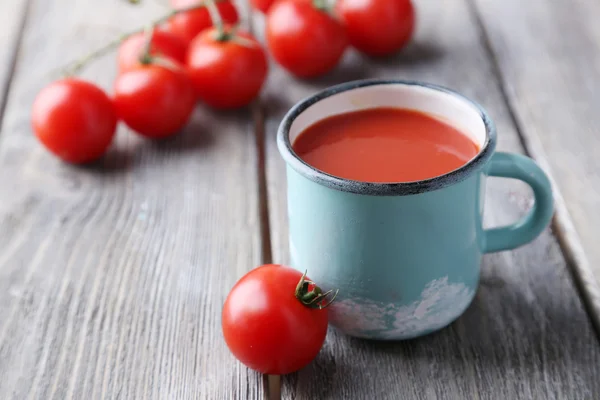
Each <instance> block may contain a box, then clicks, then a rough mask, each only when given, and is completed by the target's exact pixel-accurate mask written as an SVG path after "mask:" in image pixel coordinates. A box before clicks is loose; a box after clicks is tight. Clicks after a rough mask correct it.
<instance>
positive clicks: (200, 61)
mask: <svg viewBox="0 0 600 400" xmlns="http://www.w3.org/2000/svg"><path fill="white" fill-rule="evenodd" d="M217 35H218V33H217V30H216V29H211V30H207V31H205V32H204V33H202V34H200V35H199V36H198V37H196V39H194V41H193V42H192V44H191V45H190V48H189V50H188V61H187V65H188V71H189V73H190V76H191V78H192V81H193V82H194V86H195V88H196V93H197V95H198V97H199V98H200V99H201V100H203V101H204V102H205V103H207V104H208V105H210V106H212V107H215V108H239V107H243V106H245V105H247V104H248V103H250V102H251V101H252V100H253V99H254V98H255V97H256V96H257V95H258V94H259V92H260V90H261V88H262V86H263V84H264V82H265V79H266V77H267V72H268V69H269V67H268V61H267V56H266V54H265V51H264V49H263V48H262V46H261V45H260V43H259V42H258V41H256V39H254V38H253V37H252V36H251V35H249V34H247V33H244V32H236V34H235V36H234V37H231V38H226V39H225V40H220V39H218V37H217Z"/></svg>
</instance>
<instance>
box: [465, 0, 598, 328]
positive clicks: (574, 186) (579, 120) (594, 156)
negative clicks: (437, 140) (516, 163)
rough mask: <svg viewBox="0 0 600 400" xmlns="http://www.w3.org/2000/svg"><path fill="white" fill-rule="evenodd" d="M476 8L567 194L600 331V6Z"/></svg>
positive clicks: (533, 146) (529, 129)
mask: <svg viewBox="0 0 600 400" xmlns="http://www.w3.org/2000/svg"><path fill="white" fill-rule="evenodd" d="M474 4H475V7H476V8H477V10H478V13H479V14H480V16H481V19H482V21H483V22H484V25H485V33H486V35H487V37H488V40H489V45H490V47H491V49H492V51H493V53H494V54H495V59H496V62H497V64H498V68H499V70H500V77H501V82H502V87H503V90H504V92H505V95H506V97H507V98H508V101H509V103H510V107H511V108H512V111H513V113H514V115H515V118H516V120H517V121H518V124H519V130H520V133H521V135H522V136H523V139H524V141H525V143H526V144H527V146H528V147H529V148H530V151H531V153H532V154H534V155H535V156H536V157H537V158H538V159H540V162H542V163H545V164H547V165H548V169H550V170H551V171H552V175H553V176H554V178H555V180H556V183H557V185H558V187H559V188H560V190H561V193H562V196H563V198H564V202H563V203H562V204H561V203H559V208H558V211H559V213H558V215H557V217H558V218H557V229H558V230H559V234H560V235H561V239H562V240H563V241H564V245H565V247H567V248H568V249H569V252H570V253H573V254H572V257H571V258H573V259H574V261H576V262H574V265H573V266H574V268H575V273H576V274H578V275H579V279H580V281H581V285H582V289H583V290H584V292H585V293H584V295H585V296H586V297H587V299H588V302H589V306H590V307H591V311H592V312H593V315H592V317H593V318H595V320H596V322H597V326H598V327H600V289H599V282H600V248H599V247H598V239H597V238H598V235H599V234H600V213H599V212H598V208H599V207H600V162H598V158H599V157H600V136H599V135H598V130H599V127H600V114H599V113H598V106H599V105H600V26H598V23H597V21H598V17H599V16H600V3H599V2H597V1H585V0H582V1H572V2H560V1H559V2H543V1H528V2H520V1H516V0H509V1H502V2H497V1H491V0H476V1H474ZM502 21H510V24H505V23H503V22H502ZM560 206H562V207H560ZM571 220H572V221H573V225H574V227H575V229H576V231H577V232H576V233H575V232H569V225H570V223H571ZM579 241H580V242H581V245H582V247H583V250H584V252H585V254H581V252H578V251H577V247H579V243H578V242H579ZM588 260H589V262H588ZM592 275H593V276H595V279H593V277H592ZM599 329H600V328H599Z"/></svg>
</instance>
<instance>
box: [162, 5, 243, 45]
mask: <svg viewBox="0 0 600 400" xmlns="http://www.w3.org/2000/svg"><path fill="white" fill-rule="evenodd" d="M198 4H201V3H200V2H198V0H172V1H171V6H172V7H173V8H175V9H182V8H187V7H192V6H194V5H198ZM216 5H217V9H218V10H219V15H220V16H221V18H222V19H223V22H224V23H225V24H231V25H234V24H237V23H238V22H239V14H238V11H237V8H236V7H235V4H233V3H232V2H231V1H229V0H222V1H218V2H217V3H216ZM212 26H213V22H212V20H211V18H210V13H209V12H208V8H206V7H202V8H199V9H195V10H190V11H185V12H182V13H179V14H177V15H174V16H172V17H171V18H169V20H168V21H167V23H166V25H165V27H164V28H163V29H166V30H167V31H169V32H171V33H173V34H175V35H177V36H179V37H180V38H182V39H183V40H184V42H185V43H186V45H189V43H190V42H191V41H192V40H193V39H194V38H195V37H196V36H197V35H198V34H199V33H201V32H202V31H204V30H206V29H208V28H211V27H212Z"/></svg>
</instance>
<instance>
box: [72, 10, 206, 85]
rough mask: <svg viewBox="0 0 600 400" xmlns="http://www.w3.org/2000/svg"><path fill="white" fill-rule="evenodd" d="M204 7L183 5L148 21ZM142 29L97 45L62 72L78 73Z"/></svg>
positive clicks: (162, 20) (159, 19) (165, 19)
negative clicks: (102, 44)
mask: <svg viewBox="0 0 600 400" xmlns="http://www.w3.org/2000/svg"><path fill="white" fill-rule="evenodd" d="M211 2H213V4H214V0H211ZM204 7H206V5H205V3H204V2H202V3H200V4H198V5H194V6H189V7H184V8H181V9H178V10H173V11H171V12H169V13H168V14H165V15H163V16H162V17H160V18H157V19H155V20H154V21H152V22H151V23H150V25H151V26H153V27H156V26H157V25H159V24H161V23H163V22H165V21H167V20H168V19H169V18H171V17H173V16H175V15H177V14H180V13H184V12H188V11H194V10H199V9H202V8H204ZM215 8H216V6H215ZM144 30H145V29H144V28H138V29H136V30H133V31H130V32H128V33H125V34H123V35H120V36H119V37H117V38H115V39H113V40H111V41H110V42H108V43H106V44H105V45H104V46H102V47H99V48H98V49H96V50H94V51H92V52H90V53H88V54H86V55H85V56H83V57H82V58H80V59H78V60H75V61H73V62H71V63H69V64H67V66H66V67H64V68H63V74H64V75H66V76H72V75H77V74H79V73H80V72H81V71H82V70H83V69H84V68H85V66H86V65H87V64H88V63H89V62H90V61H93V60H95V59H96V58H98V57H102V56H104V55H106V54H108V53H110V52H111V51H112V50H113V49H114V48H116V47H117V46H119V45H120V44H121V42H123V41H124V40H126V39H127V38H129V37H130V36H133V35H135V34H138V33H140V32H144Z"/></svg>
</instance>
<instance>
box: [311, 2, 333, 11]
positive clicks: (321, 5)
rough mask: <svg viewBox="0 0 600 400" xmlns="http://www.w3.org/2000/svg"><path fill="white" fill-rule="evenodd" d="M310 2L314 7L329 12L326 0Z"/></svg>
mask: <svg viewBox="0 0 600 400" xmlns="http://www.w3.org/2000/svg"><path fill="white" fill-rule="evenodd" d="M312 3H313V7H315V8H316V9H318V10H321V11H324V12H329V4H328V3H327V0H312Z"/></svg>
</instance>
